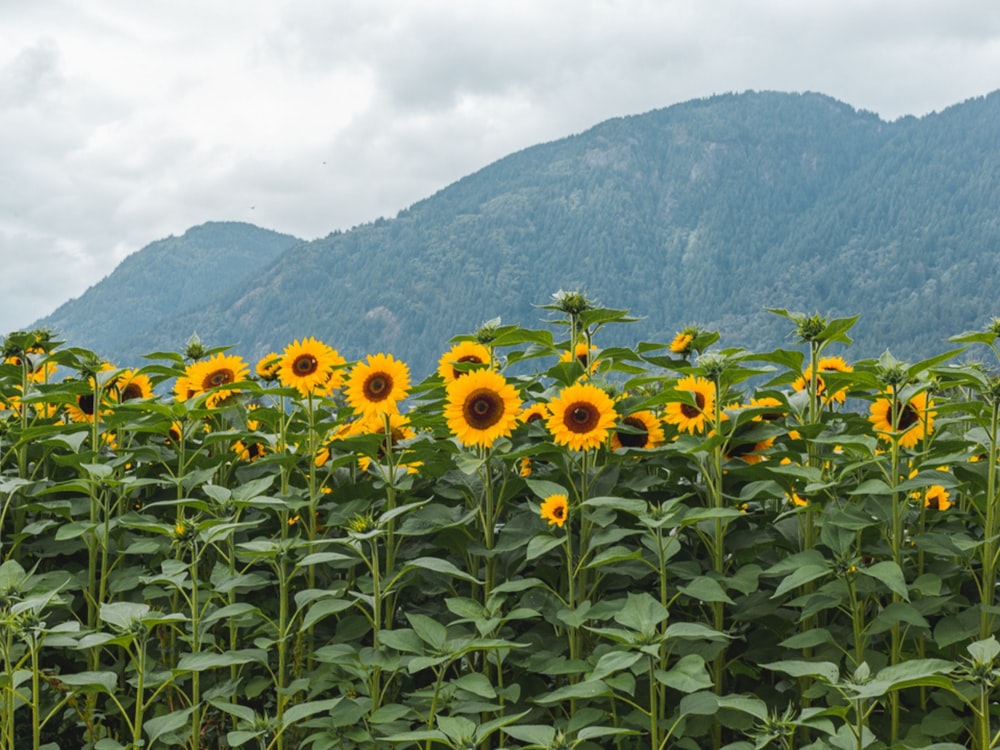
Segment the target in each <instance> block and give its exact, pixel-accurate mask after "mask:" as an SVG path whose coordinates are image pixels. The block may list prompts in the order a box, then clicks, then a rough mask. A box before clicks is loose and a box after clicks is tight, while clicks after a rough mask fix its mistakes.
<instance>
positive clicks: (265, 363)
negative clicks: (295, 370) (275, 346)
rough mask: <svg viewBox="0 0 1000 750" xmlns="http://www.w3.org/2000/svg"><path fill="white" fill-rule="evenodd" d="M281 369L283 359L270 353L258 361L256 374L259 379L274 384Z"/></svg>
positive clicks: (255, 367)
mask: <svg viewBox="0 0 1000 750" xmlns="http://www.w3.org/2000/svg"><path fill="white" fill-rule="evenodd" d="M279 367H281V357H280V356H279V355H277V354H275V353H274V352H269V353H268V354H265V355H264V356H263V357H261V358H260V359H258V360H257V364H256V366H254V372H256V373H257V377H258V378H260V379H261V380H263V381H265V382H268V383H270V382H272V381H275V380H277V379H278V368H279Z"/></svg>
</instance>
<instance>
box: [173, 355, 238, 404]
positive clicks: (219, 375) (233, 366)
mask: <svg viewBox="0 0 1000 750" xmlns="http://www.w3.org/2000/svg"><path fill="white" fill-rule="evenodd" d="M249 374H250V368H249V367H248V366H247V363H246V362H245V361H244V360H243V358H242V357H238V356H236V355H233V354H216V355H214V356H213V357H210V358H209V359H206V360H202V361H200V362H195V363H194V364H191V365H188V367H187V369H186V370H185V372H184V377H186V378H187V384H186V385H187V388H188V391H189V392H191V393H193V395H194V396H200V395H202V394H203V393H209V392H210V393H209V395H208V398H206V399H205V406H207V407H208V408H209V409H214V408H215V407H216V406H218V405H219V404H221V403H222V402H223V401H225V400H226V399H227V398H229V397H230V396H231V395H233V394H234V393H239V390H238V389H234V388H221V387H220V386H225V385H229V384H230V383H239V382H241V381H243V380H246V379H247V376H248V375H249ZM215 389H218V390H215ZM174 390H175V393H176V392H177V386H175V389H174Z"/></svg>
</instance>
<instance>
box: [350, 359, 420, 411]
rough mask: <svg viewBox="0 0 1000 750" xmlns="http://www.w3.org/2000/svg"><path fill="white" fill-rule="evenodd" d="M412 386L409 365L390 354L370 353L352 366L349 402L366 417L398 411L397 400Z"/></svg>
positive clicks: (401, 398) (400, 399) (404, 395)
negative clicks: (361, 361)
mask: <svg viewBox="0 0 1000 750" xmlns="http://www.w3.org/2000/svg"><path fill="white" fill-rule="evenodd" d="M409 388H410V368H409V367H407V366H406V364H405V363H404V362H400V361H399V360H398V359H395V358H394V357H393V356H392V355H391V354H370V355H369V356H368V360H367V361H366V362H364V363H360V362H359V363H358V364H356V365H355V366H354V367H353V368H352V369H351V374H350V375H349V376H348V378H347V403H349V404H350V405H351V407H352V408H353V409H354V411H355V413H357V414H361V415H364V416H372V415H374V414H386V413H392V412H395V411H399V407H398V403H399V402H400V401H402V400H403V399H404V398H406V394H407V391H409Z"/></svg>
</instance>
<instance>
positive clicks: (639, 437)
mask: <svg viewBox="0 0 1000 750" xmlns="http://www.w3.org/2000/svg"><path fill="white" fill-rule="evenodd" d="M621 423H622V425H623V426H624V427H625V428H626V429H617V430H615V431H614V432H612V433H611V448H612V450H618V449H619V448H656V447H657V446H660V445H663V443H664V442H665V440H666V438H665V437H664V434H663V424H662V423H661V422H660V419H659V417H657V416H656V415H655V414H654V413H653V412H651V411H649V410H648V409H647V410H644V411H636V412H632V413H631V414H629V415H628V416H627V417H625V418H623V419H622V420H621Z"/></svg>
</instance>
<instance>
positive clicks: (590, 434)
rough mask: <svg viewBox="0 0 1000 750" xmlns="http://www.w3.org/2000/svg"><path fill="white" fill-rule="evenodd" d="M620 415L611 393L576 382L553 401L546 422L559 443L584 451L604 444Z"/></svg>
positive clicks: (571, 448)
mask: <svg viewBox="0 0 1000 750" xmlns="http://www.w3.org/2000/svg"><path fill="white" fill-rule="evenodd" d="M617 418H618V414H617V413H616V412H615V404H614V401H612V400H611V397H610V396H609V395H608V394H607V393H605V392H604V391H602V390H601V389H600V388H598V387H597V386H596V385H592V384H590V383H575V384H574V385H570V386H567V387H566V388H563V389H562V390H561V391H560V392H559V395H558V396H556V397H555V398H554V399H552V401H551V402H549V417H548V419H546V421H545V424H546V425H547V426H548V428H549V432H551V433H552V438H553V440H554V441H555V442H556V444H558V445H565V446H566V447H568V448H569V449H570V450H581V451H582V450H588V449H590V448H598V447H600V446H601V445H602V444H603V443H604V441H605V440H606V439H607V437H608V433H609V432H610V431H611V430H612V429H613V428H614V426H615V420H616V419H617Z"/></svg>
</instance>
